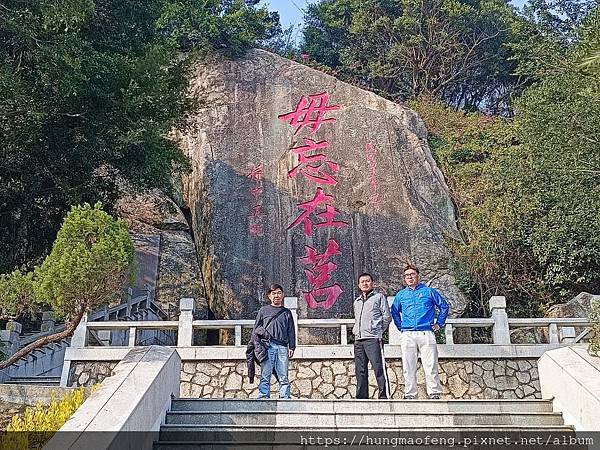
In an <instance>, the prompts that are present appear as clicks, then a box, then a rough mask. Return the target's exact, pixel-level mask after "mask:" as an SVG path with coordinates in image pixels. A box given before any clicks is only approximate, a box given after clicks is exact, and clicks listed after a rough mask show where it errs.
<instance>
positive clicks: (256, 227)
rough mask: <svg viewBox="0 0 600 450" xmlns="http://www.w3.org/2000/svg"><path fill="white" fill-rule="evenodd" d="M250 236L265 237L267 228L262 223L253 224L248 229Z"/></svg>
mask: <svg viewBox="0 0 600 450" xmlns="http://www.w3.org/2000/svg"><path fill="white" fill-rule="evenodd" d="M248 231H249V232H250V236H254V237H260V236H264V235H265V228H264V227H263V225H262V224H260V223H251V224H250V227H249V229H248Z"/></svg>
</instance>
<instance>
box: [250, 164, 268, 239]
mask: <svg viewBox="0 0 600 450" xmlns="http://www.w3.org/2000/svg"><path fill="white" fill-rule="evenodd" d="M246 176H247V177H248V178H250V179H251V180H252V181H254V184H253V186H252V188H251V189H250V194H251V195H252V197H253V198H254V205H253V206H252V209H251V211H250V214H249V216H248V222H249V225H248V232H249V233H250V236H253V237H260V236H264V234H265V230H264V226H263V224H262V218H263V216H264V215H265V214H264V212H263V205H262V194H263V192H264V189H263V185H262V180H263V176H264V173H263V167H262V164H259V165H258V166H252V168H251V169H250V172H249V173H248V174H247V175H246Z"/></svg>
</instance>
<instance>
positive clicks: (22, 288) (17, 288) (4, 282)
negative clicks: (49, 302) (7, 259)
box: [0, 270, 35, 319]
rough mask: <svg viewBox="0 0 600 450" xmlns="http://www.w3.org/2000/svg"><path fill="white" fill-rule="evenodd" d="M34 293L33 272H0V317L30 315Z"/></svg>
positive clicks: (11, 317)
mask: <svg viewBox="0 0 600 450" xmlns="http://www.w3.org/2000/svg"><path fill="white" fill-rule="evenodd" d="M34 298H35V293H34V289H33V273H32V272H29V273H23V272H21V271H20V270H15V271H13V272H11V273H8V274H0V318H1V319H16V318H17V317H20V316H23V315H29V316H32V315H33V314H34V312H35V307H34Z"/></svg>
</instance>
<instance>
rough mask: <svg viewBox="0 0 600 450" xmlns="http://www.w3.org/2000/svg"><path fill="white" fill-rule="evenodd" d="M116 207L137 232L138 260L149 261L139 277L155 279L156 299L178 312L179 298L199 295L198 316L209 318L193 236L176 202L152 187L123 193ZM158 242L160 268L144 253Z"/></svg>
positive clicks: (151, 252) (148, 280)
mask: <svg viewBox="0 0 600 450" xmlns="http://www.w3.org/2000/svg"><path fill="white" fill-rule="evenodd" d="M116 209H117V213H118V215H119V216H120V217H122V218H124V220H125V221H126V222H127V224H128V226H129V230H130V232H132V233H134V239H135V242H136V250H137V252H138V264H140V261H142V262H143V261H148V263H145V264H144V263H142V264H143V266H142V267H140V271H141V272H142V273H141V274H140V278H141V279H143V280H144V281H145V282H146V283H147V284H150V285H152V283H154V286H152V287H154V288H155V290H156V296H155V301H157V302H158V303H159V304H161V306H162V307H163V308H164V309H165V310H170V312H171V313H173V314H177V311H178V310H177V305H178V304H179V299H181V298H183V297H192V298H194V299H196V311H197V317H198V318H206V316H207V304H206V300H205V299H204V293H203V289H202V284H201V280H202V275H201V273H200V268H199V265H198V257H197V254H196V249H195V245H194V240H193V237H192V234H191V230H190V227H189V225H188V222H187V220H186V218H185V216H184V215H183V212H182V211H181V209H180V208H179V207H178V206H177V204H176V203H175V202H174V201H173V200H171V199H170V198H169V197H167V196H166V195H164V194H162V193H160V192H159V191H151V192H145V193H137V194H133V193H130V194H127V195H123V196H122V197H121V198H120V199H119V201H118V202H117V207H116ZM156 237H159V239H156ZM155 242H159V246H160V254H159V258H158V264H157V265H158V267H157V269H154V268H153V267H151V266H152V263H151V262H152V257H151V256H145V255H144V253H145V254H148V255H151V254H153V253H154V252H155V246H156V245H155V244H154V243H155ZM140 253H141V254H142V255H140ZM153 271H154V272H157V273H156V278H155V280H151V278H152V275H151V273H152V272H153ZM139 287H141V286H139Z"/></svg>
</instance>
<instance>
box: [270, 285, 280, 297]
mask: <svg viewBox="0 0 600 450" xmlns="http://www.w3.org/2000/svg"><path fill="white" fill-rule="evenodd" d="M278 289H279V290H280V291H281V292H283V288H282V287H281V285H279V284H270V285H269V287H268V289H267V295H269V294H270V293H271V292H273V291H276V290H278Z"/></svg>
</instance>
